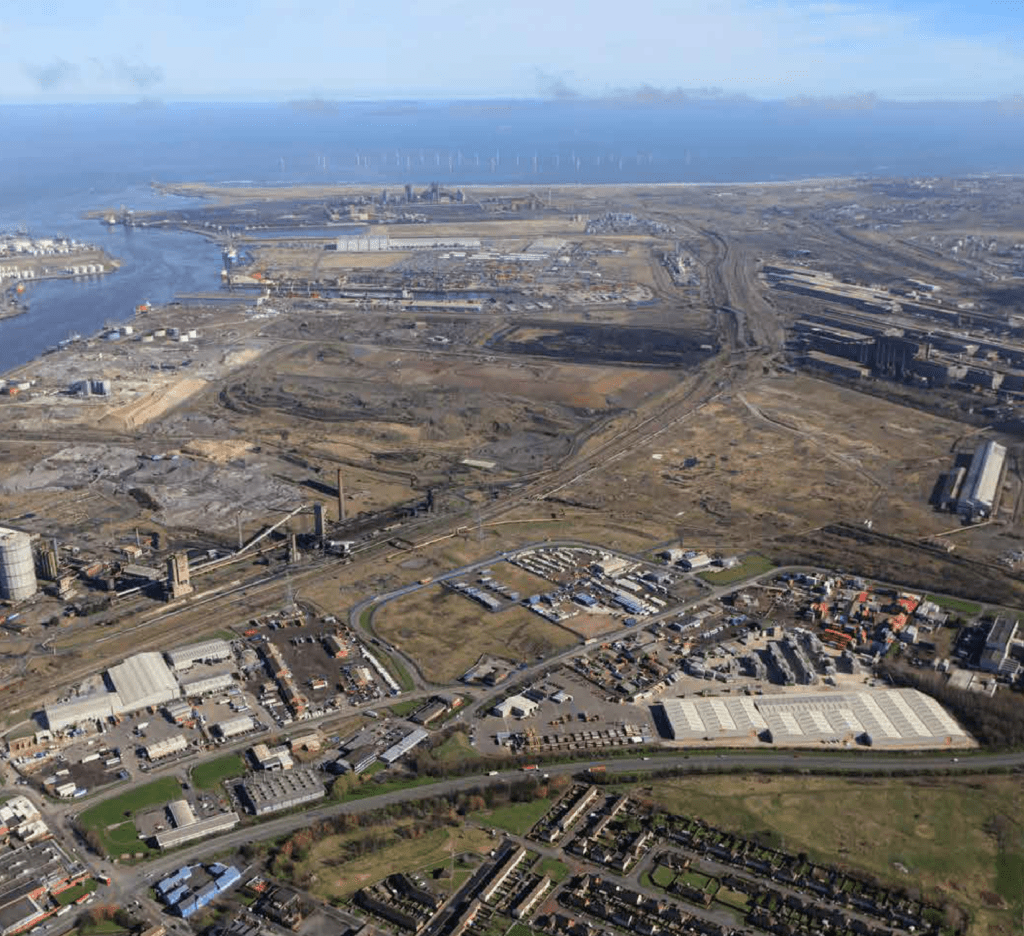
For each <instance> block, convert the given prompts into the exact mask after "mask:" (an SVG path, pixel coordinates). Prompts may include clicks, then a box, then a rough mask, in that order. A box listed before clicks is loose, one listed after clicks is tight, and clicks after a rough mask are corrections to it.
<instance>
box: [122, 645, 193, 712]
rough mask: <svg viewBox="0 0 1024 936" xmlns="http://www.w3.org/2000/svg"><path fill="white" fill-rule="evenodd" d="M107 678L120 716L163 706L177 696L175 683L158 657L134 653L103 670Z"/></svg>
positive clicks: (162, 659)
mask: <svg viewBox="0 0 1024 936" xmlns="http://www.w3.org/2000/svg"><path fill="white" fill-rule="evenodd" d="M107 678H108V679H109V680H110V684H111V686H112V687H113V689H114V692H115V693H116V694H117V696H118V699H119V700H120V703H119V706H120V707H119V708H118V711H120V712H134V711H136V710H137V709H142V708H147V707H149V706H150V705H163V704H164V702H170V701H171V699H176V698H178V696H180V695H181V689H180V687H179V686H178V681H177V680H176V679H175V678H174V675H173V674H172V673H171V671H170V670H169V669H168V668H167V664H166V663H165V662H164V658H163V657H162V656H161V655H160V654H159V653H136V654H135V655H134V656H130V657H128V659H127V660H125V661H124V662H123V663H118V664H117V666H112V667H111V668H110V669H109V670H107Z"/></svg>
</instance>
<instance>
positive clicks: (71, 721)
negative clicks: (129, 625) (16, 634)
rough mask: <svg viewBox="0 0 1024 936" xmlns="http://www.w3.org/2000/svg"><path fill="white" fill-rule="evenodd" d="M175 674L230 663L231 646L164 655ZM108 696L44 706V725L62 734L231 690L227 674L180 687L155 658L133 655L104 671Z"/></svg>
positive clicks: (208, 644) (216, 643)
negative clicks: (210, 662)
mask: <svg viewBox="0 0 1024 936" xmlns="http://www.w3.org/2000/svg"><path fill="white" fill-rule="evenodd" d="M167 656H168V658H169V659H170V660H171V665H172V666H173V667H174V669H175V670H177V671H182V670H187V669H189V668H190V667H191V666H192V665H193V664H194V663H196V662H198V661H200V660H209V659H215V660H223V659H229V658H230V657H231V647H230V645H229V644H228V643H227V642H225V641H223V640H217V641H204V642H203V643H201V644H196V645H194V646H189V647H182V648H180V649H178V650H172V651H171V652H170V653H169V654H167ZM107 682H108V683H109V690H108V691H105V692H104V691H100V692H93V693H91V694H87V695H83V696H79V697H77V698H73V699H70V700H68V701H66V702H58V703H56V704H54V705H47V706H46V708H45V710H44V711H45V715H46V723H47V726H48V727H49V728H50V730H51V731H60V730H62V729H64V728H67V727H69V726H71V725H77V724H79V723H80V722H87V721H103V720H104V719H107V718H110V717H112V716H115V715H124V714H126V713H128V712H135V711H138V710H139V709H144V708H149V707H150V706H158V705H163V704H164V703H166V702H171V701H172V700H174V699H177V698H179V697H181V696H182V695H183V694H184V695H186V696H193V695H203V694H205V693H207V692H215V691H218V690H220V689H223V688H226V687H228V686H230V685H231V684H232V683H233V682H234V680H233V679H232V677H231V676H230V674H217V675H216V676H213V677H205V678H201V679H194V680H192V681H190V682H189V681H184V680H183V681H182V682H181V683H179V681H178V679H177V678H175V674H174V673H173V672H172V671H171V668H170V667H168V665H167V663H166V662H165V661H164V657H163V656H162V655H161V654H159V653H152V652H151V653H136V654H135V655H134V656H130V657H128V658H127V659H126V660H124V661H123V662H122V663H118V664H117V665H116V666H112V667H110V669H109V670H107Z"/></svg>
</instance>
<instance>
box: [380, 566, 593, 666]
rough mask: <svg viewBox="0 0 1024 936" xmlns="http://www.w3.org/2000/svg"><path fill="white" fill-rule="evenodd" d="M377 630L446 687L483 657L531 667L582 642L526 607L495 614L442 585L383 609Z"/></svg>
mask: <svg viewBox="0 0 1024 936" xmlns="http://www.w3.org/2000/svg"><path fill="white" fill-rule="evenodd" d="M373 626H374V629H375V630H376V631H377V633H378V634H380V636H381V637H382V638H384V639H385V640H387V641H388V642H389V643H391V644H393V645H394V646H396V647H399V648H400V649H401V650H402V651H403V652H405V653H407V654H408V655H409V656H411V657H412V658H413V659H415V660H417V661H418V662H419V664H420V669H421V671H422V673H423V675H424V677H425V678H427V679H429V680H431V681H432V682H436V683H442V684H443V683H450V682H453V681H454V680H455V679H456V678H457V677H459V676H461V675H462V674H463V673H464V672H465V671H466V670H468V669H469V668H470V667H471V666H472V665H473V663H475V662H476V661H477V660H478V659H479V658H480V657H481V656H482V655H483V654H485V653H486V654H490V655H492V656H498V657H502V658H504V659H507V660H512V661H514V662H526V661H530V662H532V661H534V660H536V659H539V658H541V657H544V656H548V655H549V654H551V653H554V652H555V651H558V650H562V649H565V648H566V647H571V646H572V645H573V644H575V643H577V642H578V641H577V638H575V637H574V636H573V635H572V634H570V633H569V632H568V631H567V630H565V629H564V628H562V627H559V626H557V625H555V624H550V623H549V622H547V621H545V620H544V619H543V618H541V617H540V616H539V615H536V614H534V613H533V612H532V611H527V610H526V609H525V608H522V607H515V608H510V609H508V610H506V611H498V612H493V613H492V612H490V611H487V610H485V609H484V608H483V607H482V606H481V605H478V604H477V603H476V602H475V601H473V600H472V599H470V598H466V597H463V596H462V595H458V594H455V593H454V592H451V591H449V590H448V589H446V588H443V587H442V586H440V585H431V586H428V587H426V588H423V589H420V590H419V591H417V592H415V593H413V594H411V595H406V596H404V597H402V598H397V599H395V600H394V601H391V602H388V603H387V604H385V605H383V606H382V607H380V608H379V609H378V610H377V612H376V614H375V615H374V619H373Z"/></svg>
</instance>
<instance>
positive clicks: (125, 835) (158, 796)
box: [78, 777, 181, 856]
mask: <svg viewBox="0 0 1024 936" xmlns="http://www.w3.org/2000/svg"><path fill="white" fill-rule="evenodd" d="M180 796H181V785H180V784H179V783H178V781H177V780H176V779H174V777H162V778H161V779H159V780H154V781H152V782H151V783H145V784H143V785H142V786H139V787H136V788H135V789H134V790H128V791H127V792H126V793H122V794H121V795H120V796H113V797H111V798H110V799H107V800H104V801H103V802H102V803H97V804H96V805H95V806H92V807H90V808H89V809H87V810H85V811H84V812H83V813H82V814H81V815H80V816H79V817H78V824H79V825H80V826H81V827H82V828H83V829H85V830H87V831H88V830H91V831H94V832H95V833H96V834H97V835H98V836H99V837H100V841H101V843H102V845H103V847H104V848H105V849H106V852H107V854H108V855H112V856H117V855H122V854H129V855H134V854H135V853H136V852H143V853H144V854H146V855H149V854H150V853H151V852H152V849H151V848H150V847H149V846H148V845H147V844H146V843H145V842H143V841H140V840H139V839H138V837H137V834H138V833H137V832H136V829H135V822H134V817H135V813H137V812H139V811H140V810H142V809H148V808H150V807H152V806H162V805H163V804H164V803H168V802H170V801H171V800H174V799H178V798H179V797H180Z"/></svg>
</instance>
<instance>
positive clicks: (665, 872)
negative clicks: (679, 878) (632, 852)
mask: <svg viewBox="0 0 1024 936" xmlns="http://www.w3.org/2000/svg"><path fill="white" fill-rule="evenodd" d="M675 879H676V873H675V871H673V870H672V869H671V868H666V867H665V865H662V864H659V865H655V866H654V870H653V871H652V872H651V880H652V881H653V882H654V883H655V885H657V886H658V887H668V886H669V885H670V884H671V883H672V882H673V881H674V880H675Z"/></svg>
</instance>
